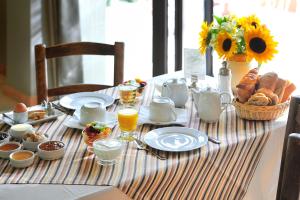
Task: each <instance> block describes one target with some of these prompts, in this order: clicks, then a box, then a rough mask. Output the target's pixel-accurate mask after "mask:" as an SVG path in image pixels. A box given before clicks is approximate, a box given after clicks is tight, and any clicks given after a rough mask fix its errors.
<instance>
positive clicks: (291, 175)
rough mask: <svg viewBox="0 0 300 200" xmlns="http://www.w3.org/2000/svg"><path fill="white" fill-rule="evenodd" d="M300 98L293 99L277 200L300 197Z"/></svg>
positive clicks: (284, 144) (296, 199)
mask: <svg viewBox="0 0 300 200" xmlns="http://www.w3.org/2000/svg"><path fill="white" fill-rule="evenodd" d="M299 133H300V96H295V97H292V99H291V102H290V109H289V116H288V121H287V126H286V132H285V137H284V143H283V150H282V157H281V166H280V173H279V181H278V188H277V195H276V199H277V200H298V199H299V197H300V134H299Z"/></svg>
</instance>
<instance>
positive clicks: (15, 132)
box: [9, 124, 33, 140]
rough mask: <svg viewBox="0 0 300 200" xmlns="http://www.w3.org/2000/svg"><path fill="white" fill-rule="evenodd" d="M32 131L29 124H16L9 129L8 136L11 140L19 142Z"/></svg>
mask: <svg viewBox="0 0 300 200" xmlns="http://www.w3.org/2000/svg"><path fill="white" fill-rule="evenodd" d="M32 129H33V127H32V126H31V125H30V124H16V125H13V126H11V127H10V129H9V134H10V135H11V136H12V137H13V138H17V139H19V140H21V139H22V138H23V136H24V135H25V134H26V133H27V132H29V131H31V130H32Z"/></svg>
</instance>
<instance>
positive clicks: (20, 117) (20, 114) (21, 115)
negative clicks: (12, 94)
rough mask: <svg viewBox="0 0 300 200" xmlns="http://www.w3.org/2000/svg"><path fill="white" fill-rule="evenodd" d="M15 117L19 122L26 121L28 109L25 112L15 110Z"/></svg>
mask: <svg viewBox="0 0 300 200" xmlns="http://www.w3.org/2000/svg"><path fill="white" fill-rule="evenodd" d="M13 118H14V120H15V121H16V122H17V123H24V122H27V120H28V111H25V112H13Z"/></svg>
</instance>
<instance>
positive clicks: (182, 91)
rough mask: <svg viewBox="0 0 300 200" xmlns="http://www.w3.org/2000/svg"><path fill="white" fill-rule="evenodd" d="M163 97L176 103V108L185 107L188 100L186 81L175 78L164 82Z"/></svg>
mask: <svg viewBox="0 0 300 200" xmlns="http://www.w3.org/2000/svg"><path fill="white" fill-rule="evenodd" d="M161 96H162V97H168V98H170V99H171V100H172V101H174V103H175V107H184V106H185V103H186V102H187V100H188V88H187V85H186V81H185V79H184V78H181V79H175V78H173V79H169V80H167V81H166V82H164V84H163V87H162V91H161Z"/></svg>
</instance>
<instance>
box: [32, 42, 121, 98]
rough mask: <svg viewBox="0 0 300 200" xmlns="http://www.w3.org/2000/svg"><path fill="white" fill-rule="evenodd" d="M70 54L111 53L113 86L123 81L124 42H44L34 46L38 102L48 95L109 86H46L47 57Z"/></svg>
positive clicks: (94, 89)
mask: <svg viewBox="0 0 300 200" xmlns="http://www.w3.org/2000/svg"><path fill="white" fill-rule="evenodd" d="M71 55H112V56H114V86H116V85H118V84H120V83H122V82H123V74H124V43H122V42H115V44H114V45H109V44H101V43H92V42H75V43H66V44H59V45H55V46H50V47H46V46H45V45H44V44H39V45H36V46H35V65H36V82H37V98H38V103H41V102H42V101H43V100H48V97H53V96H59V95H65V94H70V93H76V92H85V91H97V90H101V89H105V88H108V87H111V86H108V85H98V84H79V85H69V86H63V87H58V88H51V89H49V88H48V83H47V59H51V58H58V57H64V56H71Z"/></svg>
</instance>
